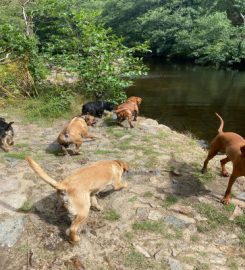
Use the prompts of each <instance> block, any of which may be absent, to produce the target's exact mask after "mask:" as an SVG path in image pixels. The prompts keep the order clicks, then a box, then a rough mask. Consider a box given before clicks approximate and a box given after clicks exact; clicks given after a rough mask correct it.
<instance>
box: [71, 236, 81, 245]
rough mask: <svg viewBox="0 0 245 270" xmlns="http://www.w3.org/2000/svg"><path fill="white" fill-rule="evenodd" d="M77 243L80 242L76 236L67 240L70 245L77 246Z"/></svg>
mask: <svg viewBox="0 0 245 270" xmlns="http://www.w3.org/2000/svg"><path fill="white" fill-rule="evenodd" d="M79 241H80V237H79V236H78V235H75V236H74V237H72V238H70V239H69V242H70V243H71V244H72V245H75V244H77V243H78V242H79Z"/></svg>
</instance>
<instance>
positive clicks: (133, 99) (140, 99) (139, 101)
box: [127, 97, 142, 105]
mask: <svg viewBox="0 0 245 270" xmlns="http://www.w3.org/2000/svg"><path fill="white" fill-rule="evenodd" d="M127 101H130V102H134V103H136V104H137V105H140V104H141V102H142V98H140V97H129V98H128V99H127Z"/></svg>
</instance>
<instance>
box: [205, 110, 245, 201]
mask: <svg viewBox="0 0 245 270" xmlns="http://www.w3.org/2000/svg"><path fill="white" fill-rule="evenodd" d="M216 115H217V116H218V118H219V119H220V122H221V123H220V127H219V129H218V135H217V136H216V137H215V138H214V139H213V141H212V142H211V146H210V150H209V152H208V156H207V158H206V160H205V161H204V164H203V168H202V173H204V172H206V171H207V165H208V162H209V160H210V159H212V158H213V157H214V156H215V155H216V154H217V153H218V152H219V151H220V152H225V154H226V155H227V157H226V158H224V159H222V160H221V161H220V164H221V172H222V175H223V176H229V174H228V172H227V170H226V168H225V164H226V163H227V162H229V161H231V162H232V163H233V171H232V174H231V176H230V179H229V183H228V187H227V189H226V192H225V196H224V198H223V199H222V203H223V204H229V203H230V195H231V188H232V185H233V184H234V182H235V181H236V179H237V178H238V177H240V176H245V140H244V139H243V137H241V136H240V135H238V134H236V133H234V132H223V127H224V121H223V119H222V118H221V117H220V116H219V115H218V114H217V113H216Z"/></svg>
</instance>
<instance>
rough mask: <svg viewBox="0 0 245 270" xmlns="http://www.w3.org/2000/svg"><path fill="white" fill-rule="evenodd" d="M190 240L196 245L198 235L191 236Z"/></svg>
mask: <svg viewBox="0 0 245 270" xmlns="http://www.w3.org/2000/svg"><path fill="white" fill-rule="evenodd" d="M190 239H191V241H192V242H193V243H197V242H198V241H199V239H200V237H199V236H198V235H196V234H194V235H191V237H190Z"/></svg>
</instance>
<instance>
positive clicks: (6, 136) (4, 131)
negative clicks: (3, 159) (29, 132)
mask: <svg viewBox="0 0 245 270" xmlns="http://www.w3.org/2000/svg"><path fill="white" fill-rule="evenodd" d="M13 123H14V122H10V123H7V122H6V121H5V119H4V118H1V117H0V148H2V149H3V150H4V151H5V152H8V151H9V150H10V146H11V145H13V144H14V129H13V127H12V124H13Z"/></svg>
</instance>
